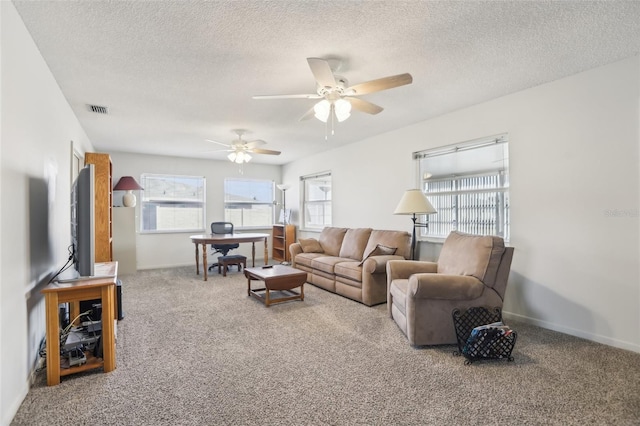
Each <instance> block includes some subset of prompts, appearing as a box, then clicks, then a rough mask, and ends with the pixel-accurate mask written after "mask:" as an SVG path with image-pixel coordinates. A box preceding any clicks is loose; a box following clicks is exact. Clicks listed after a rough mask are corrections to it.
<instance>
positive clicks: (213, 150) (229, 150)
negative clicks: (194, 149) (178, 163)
mask: <svg viewBox="0 0 640 426" xmlns="http://www.w3.org/2000/svg"><path fill="white" fill-rule="evenodd" d="M233 151H235V149H208V150H206V151H200V152H202V153H206V152H233Z"/></svg>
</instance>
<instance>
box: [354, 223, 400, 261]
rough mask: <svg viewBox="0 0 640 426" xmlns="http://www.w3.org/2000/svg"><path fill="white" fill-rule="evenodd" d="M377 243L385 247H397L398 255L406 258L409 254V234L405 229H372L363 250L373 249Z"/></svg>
mask: <svg viewBox="0 0 640 426" xmlns="http://www.w3.org/2000/svg"><path fill="white" fill-rule="evenodd" d="M378 244H382V245H383V246H386V247H395V248H397V250H396V253H395V254H397V255H399V256H402V257H404V258H405V259H408V258H409V257H410V255H411V247H410V246H411V234H409V233H408V232H405V231H381V230H378V229H374V230H373V231H371V236H370V237H369V241H368V242H367V248H365V250H364V252H365V253H369V252H371V251H373V250H374V249H375V248H376V246H377V245H378Z"/></svg>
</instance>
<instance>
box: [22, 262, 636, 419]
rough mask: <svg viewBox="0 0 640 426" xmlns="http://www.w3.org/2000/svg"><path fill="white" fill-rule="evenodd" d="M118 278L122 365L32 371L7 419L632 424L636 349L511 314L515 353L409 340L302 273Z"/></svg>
mask: <svg viewBox="0 0 640 426" xmlns="http://www.w3.org/2000/svg"><path fill="white" fill-rule="evenodd" d="M193 269H194V268H175V269H163V270H153V271H141V272H139V273H137V274H136V275H131V276H127V277H123V283H124V284H123V306H124V309H125V315H126V317H125V319H124V320H122V321H120V323H119V325H118V341H117V360H118V365H117V369H116V370H115V371H113V372H111V373H108V374H102V373H101V372H93V373H85V374H81V375H73V376H68V377H64V378H63V379H62V383H61V384H60V385H58V386H55V387H47V386H46V374H45V372H44V371H43V372H41V373H40V374H39V375H38V378H37V382H36V384H35V385H34V387H33V388H32V389H31V391H30V392H29V394H28V395H27V397H26V399H25V401H24V403H23V404H22V406H21V408H20V410H19V412H18V414H17V415H16V417H15V419H14V422H13V424H15V425H74V426H76V425H383V424H385V425H386V424H389V425H439V424H456V425H457V424H465V425H476V424H477V425H488V424H496V425H497V424H500V425H521V424H530V425H571V424H576V425H578V424H579V425H638V424H640V354H637V353H632V352H628V351H624V350H619V349H615V348H611V347H607V346H604V345H600V344H597V343H593V342H589V341H585V340H581V339H578V338H575V337H571V336H567V335H563V334H560V333H556V332H552V331H548V330H544V329H540V328H537V327H533V326H529V325H526V324H522V323H517V322H509V323H508V324H509V325H511V327H512V328H513V329H515V330H517V331H518V333H519V336H518V342H517V343H516V347H515V350H514V352H513V356H514V357H515V361H514V362H506V361H504V360H499V361H486V362H477V363H474V364H473V365H470V366H468V365H465V364H464V358H461V357H454V356H453V355H452V352H453V350H454V349H455V347H453V346H445V347H424V348H413V347H411V346H409V345H408V344H407V341H406V339H405V338H404V336H403V334H402V332H401V331H400V330H399V329H398V328H397V326H396V325H395V323H394V322H393V321H392V320H391V319H390V318H389V317H388V315H387V310H386V305H379V306H376V307H373V308H369V307H366V306H364V305H361V304H359V303H357V302H354V301H352V300H348V299H345V298H342V297H340V296H337V295H334V294H331V293H328V292H326V291H324V290H321V289H318V288H316V287H314V286H312V285H306V286H305V296H306V297H305V301H304V302H299V301H294V302H288V303H284V304H281V305H275V306H272V307H270V308H266V307H264V306H263V305H262V304H261V303H260V302H259V301H257V300H255V299H253V298H248V297H247V293H246V281H245V279H244V277H243V276H242V275H241V274H239V273H237V272H235V271H234V272H232V273H231V274H229V275H228V276H227V277H226V278H222V277H221V276H217V275H214V276H213V277H211V278H210V279H209V281H207V282H204V281H202V278H201V276H196V275H195V271H194V270H193Z"/></svg>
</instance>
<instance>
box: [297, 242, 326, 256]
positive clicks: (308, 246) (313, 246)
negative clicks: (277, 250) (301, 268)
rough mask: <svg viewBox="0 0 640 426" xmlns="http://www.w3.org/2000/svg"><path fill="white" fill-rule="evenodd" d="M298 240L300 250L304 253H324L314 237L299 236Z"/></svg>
mask: <svg viewBox="0 0 640 426" xmlns="http://www.w3.org/2000/svg"><path fill="white" fill-rule="evenodd" d="M298 242H299V243H300V246H301V247H302V251H303V252H305V253H324V250H322V246H321V245H320V242H319V241H318V240H316V239H315V238H306V239H303V238H300V239H299V240H298Z"/></svg>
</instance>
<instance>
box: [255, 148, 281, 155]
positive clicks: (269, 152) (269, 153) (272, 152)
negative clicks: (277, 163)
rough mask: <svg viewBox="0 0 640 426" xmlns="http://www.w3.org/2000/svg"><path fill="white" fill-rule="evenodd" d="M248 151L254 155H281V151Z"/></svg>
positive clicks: (256, 149)
mask: <svg viewBox="0 0 640 426" xmlns="http://www.w3.org/2000/svg"><path fill="white" fill-rule="evenodd" d="M248 151H249V152H253V153H254V154H267V155H280V151H273V150H271V149H262V148H253V149H250V150H248Z"/></svg>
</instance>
